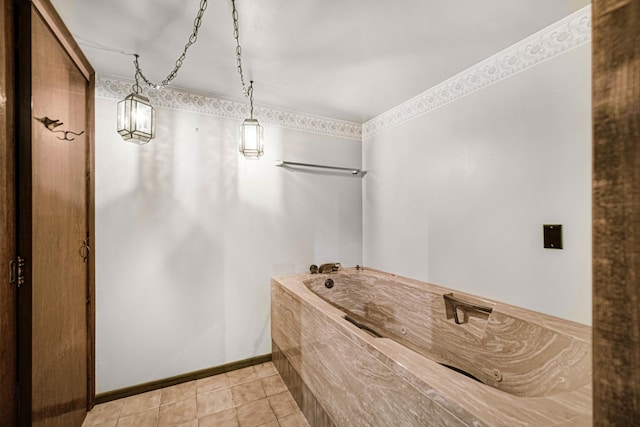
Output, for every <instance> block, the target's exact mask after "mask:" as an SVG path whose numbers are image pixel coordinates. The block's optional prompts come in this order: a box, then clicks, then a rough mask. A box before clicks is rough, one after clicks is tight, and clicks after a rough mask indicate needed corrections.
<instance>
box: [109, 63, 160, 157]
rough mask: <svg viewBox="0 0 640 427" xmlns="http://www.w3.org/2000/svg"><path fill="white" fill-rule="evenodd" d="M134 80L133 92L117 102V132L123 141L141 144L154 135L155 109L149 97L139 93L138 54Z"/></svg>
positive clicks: (140, 89) (140, 90)
mask: <svg viewBox="0 0 640 427" xmlns="http://www.w3.org/2000/svg"><path fill="white" fill-rule="evenodd" d="M134 63H135V64H136V82H135V84H134V85H133V88H132V89H133V92H132V93H130V94H129V95H128V96H127V97H126V98H125V99H123V100H122V101H120V102H118V133H119V134H120V136H122V139H124V140H125V141H130V142H134V143H136V144H139V145H142V144H146V143H147V142H149V141H151V140H152V139H153V138H155V136H156V110H155V108H153V106H152V105H151V102H149V98H147V97H146V96H143V95H142V94H141V92H142V88H141V87H140V84H139V81H138V77H139V75H140V69H139V67H138V55H135V60H134Z"/></svg>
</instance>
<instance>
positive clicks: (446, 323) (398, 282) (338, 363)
mask: <svg viewBox="0 0 640 427" xmlns="http://www.w3.org/2000/svg"><path fill="white" fill-rule="evenodd" d="M327 279H330V282H327ZM271 336H272V345H273V361H274V364H275V365H276V367H277V368H278V370H279V371H280V374H281V376H282V377H283V379H284V381H285V383H286V384H287V386H288V387H289V389H290V391H291V393H292V394H293V396H294V398H295V399H296V401H297V402H298V404H299V405H300V406H301V408H302V410H303V412H304V414H305V416H306V417H307V420H308V421H309V423H310V425H311V427H324V426H333V425H335V426H384V427H389V426H440V425H442V426H458V425H468V426H510V427H512V426H576V425H585V426H586V425H591V423H592V414H591V400H592V396H591V395H592V392H591V328H590V327H588V326H585V325H581V324H578V323H574V322H570V321H567V320H563V319H559V318H555V317H552V316H548V315H544V314H541V313H537V312H533V311H530V310H525V309H523V308H519V307H515V306H511V305H507V304H502V303H500V302H497V301H491V300H487V299H484V298H479V297H477V296H473V295H469V294H465V293H461V292H457V291H454V290H451V289H446V288H443V287H440V286H436V285H432V284H428V283H424V282H419V281H416V280H412V279H408V278H404V277H399V276H395V275H392V274H387V273H384V272H380V271H376V270H372V269H367V268H365V269H363V270H362V269H360V270H356V269H345V270H343V271H340V272H336V273H330V274H314V275H311V274H298V275H290V276H284V277H277V278H273V279H272V281H271Z"/></svg>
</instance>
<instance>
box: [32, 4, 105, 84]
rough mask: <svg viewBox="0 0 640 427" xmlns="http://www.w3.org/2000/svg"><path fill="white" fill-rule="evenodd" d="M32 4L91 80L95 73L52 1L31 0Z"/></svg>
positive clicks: (85, 75) (86, 76) (81, 70)
mask: <svg viewBox="0 0 640 427" xmlns="http://www.w3.org/2000/svg"><path fill="white" fill-rule="evenodd" d="M31 3H32V4H33V6H34V7H35V8H36V10H37V11H38V12H39V13H40V16H42V19H43V20H44V22H46V23H47V25H48V26H49V27H50V28H51V31H52V32H53V34H55V36H56V37H57V38H58V40H59V41H60V44H62V46H63V47H64V48H65V50H66V51H67V53H68V54H69V57H70V58H71V59H72V60H73V62H75V64H76V66H77V67H78V69H79V70H80V72H81V73H82V74H83V75H84V77H85V78H86V79H87V80H90V78H91V75H92V74H95V71H94V69H93V67H92V66H91V63H90V62H89V60H88V59H87V57H86V56H85V54H84V52H83V51H82V49H80V46H79V45H78V42H76V40H75V39H74V38H73V35H72V34H71V31H69V29H68V28H67V25H66V24H65V23H64V21H62V18H61V17H60V15H58V12H57V11H56V9H55V8H54V7H53V5H52V4H51V2H50V0H31Z"/></svg>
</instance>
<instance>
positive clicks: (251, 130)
mask: <svg viewBox="0 0 640 427" xmlns="http://www.w3.org/2000/svg"><path fill="white" fill-rule="evenodd" d="M247 94H248V96H249V103H250V112H251V115H250V117H249V118H248V119H245V120H244V122H243V123H242V124H241V125H240V126H238V147H239V149H240V152H241V153H242V154H243V155H244V156H245V157H247V158H253V159H259V158H260V157H261V156H262V155H263V154H264V144H263V140H262V126H260V123H258V120H256V119H254V118H253V80H251V82H250V85H249V88H248V89H247Z"/></svg>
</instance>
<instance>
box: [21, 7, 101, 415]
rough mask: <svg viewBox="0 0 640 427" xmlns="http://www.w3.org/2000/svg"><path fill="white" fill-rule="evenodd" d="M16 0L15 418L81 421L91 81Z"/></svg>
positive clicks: (43, 22)
mask: <svg viewBox="0 0 640 427" xmlns="http://www.w3.org/2000/svg"><path fill="white" fill-rule="evenodd" d="M24 3H29V4H28V5H25V4H24ZM24 3H23V4H22V6H21V10H20V11H19V18H18V19H19V22H18V25H19V27H20V32H21V33H22V32H23V30H25V29H26V28H27V27H30V31H29V32H28V33H26V31H25V33H24V34H22V35H21V36H20V39H19V40H18V43H19V44H22V45H23V46H25V45H28V46H30V47H31V49H30V55H28V57H23V58H20V59H19V62H18V72H19V73H20V76H21V79H22V83H21V84H20V85H19V94H18V97H19V100H20V102H22V103H24V102H25V99H29V98H30V99H31V103H30V105H29V106H27V105H21V107H20V111H21V116H20V120H21V122H20V125H19V138H18V152H19V154H18V169H19V175H18V198H19V200H18V212H19V216H18V226H19V227H18V252H19V253H20V254H21V255H22V256H23V257H24V259H25V266H26V268H25V281H24V284H23V285H22V286H21V287H20V288H19V291H18V311H19V318H18V328H19V332H18V342H19V347H18V363H19V367H18V372H19V376H18V383H19V405H20V409H19V421H20V424H21V425H29V426H30V425H33V426H43V427H44V426H46V427H57V426H60V427H74V426H78V427H79V426H80V425H81V424H82V421H83V420H84V418H85V415H86V412H87V409H88V408H89V407H90V405H91V401H92V399H93V388H92V387H93V386H92V380H91V378H92V372H93V367H92V364H93V362H92V357H91V356H92V347H93V345H92V343H93V330H92V324H93V321H92V310H91V304H90V303H91V294H92V289H91V284H92V281H91V279H90V278H91V274H92V271H91V270H90V268H91V264H90V261H91V259H90V257H89V254H90V252H89V249H88V247H87V246H90V245H91V242H90V237H91V232H90V230H91V215H92V212H91V209H90V206H91V203H92V200H91V186H90V177H91V175H90V172H91V162H90V158H91V156H92V152H91V135H92V129H91V122H92V118H91V117H89V116H88V115H89V114H90V113H91V111H92V108H89V106H90V105H91V103H92V102H93V101H92V97H93V96H92V93H91V89H92V86H91V85H92V83H91V81H92V78H91V76H89V78H87V75H86V69H83V68H82V67H79V66H78V65H79V64H78V63H77V61H76V60H75V58H74V57H73V55H71V54H70V52H69V49H68V46H66V45H65V43H64V37H65V34H64V32H63V31H61V30H60V27H59V26H58V25H62V23H61V22H56V21H55V20H53V19H52V17H53V16H55V12H54V11H53V9H50V8H47V7H45V8H44V9H43V8H42V7H43V4H44V2H33V4H31V2H24ZM46 6H50V5H48V4H46ZM26 38H29V39H30V40H28V41H27V40H25V39H26ZM23 56H24V55H23ZM81 65H82V64H81ZM27 68H30V69H29V73H26V71H27ZM27 94H29V96H27ZM29 108H30V112H29ZM25 112H28V114H24V113H25Z"/></svg>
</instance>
